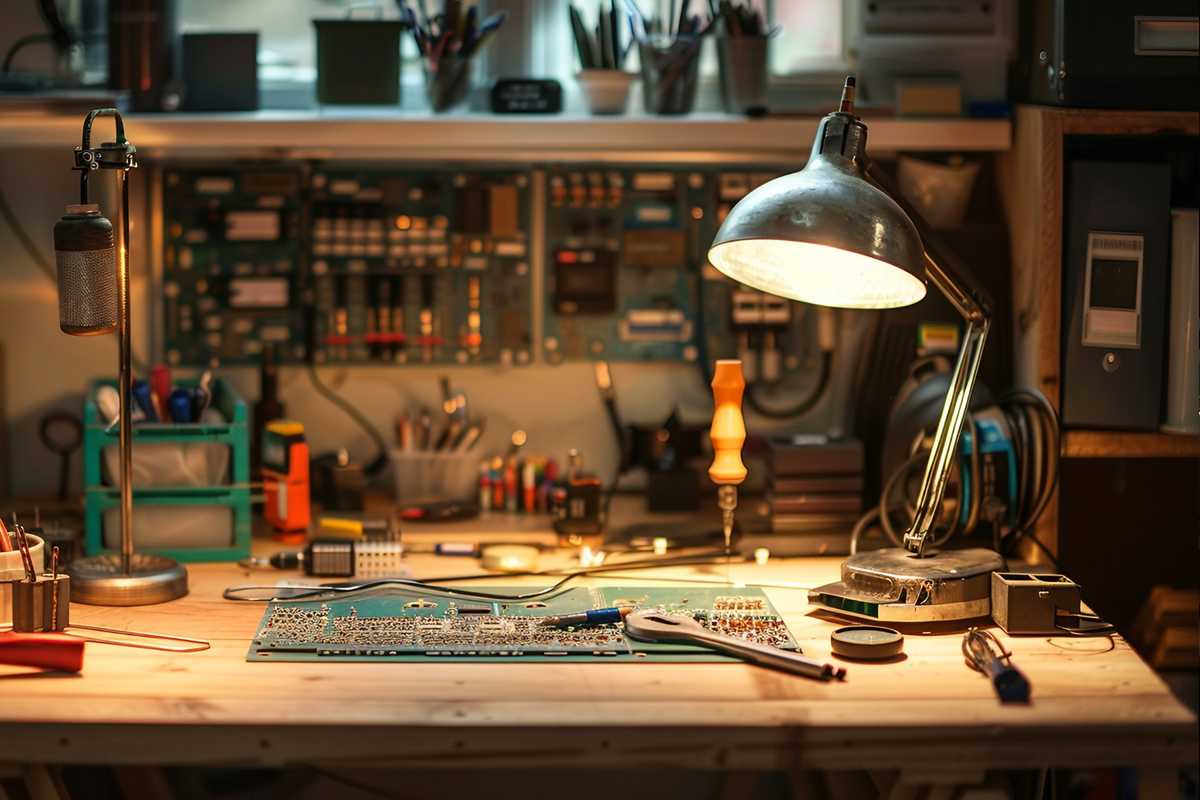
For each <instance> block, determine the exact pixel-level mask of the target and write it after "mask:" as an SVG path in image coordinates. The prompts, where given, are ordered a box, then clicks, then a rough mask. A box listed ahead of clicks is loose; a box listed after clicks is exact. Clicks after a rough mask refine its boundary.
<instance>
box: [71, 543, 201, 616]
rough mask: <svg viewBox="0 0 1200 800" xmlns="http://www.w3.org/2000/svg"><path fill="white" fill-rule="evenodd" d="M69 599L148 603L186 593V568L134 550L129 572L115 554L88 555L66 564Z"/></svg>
mask: <svg viewBox="0 0 1200 800" xmlns="http://www.w3.org/2000/svg"><path fill="white" fill-rule="evenodd" d="M66 572H67V574H68V575H70V576H71V600H72V601H73V602H76V603H86V604H88V605H93V606H149V605H154V604H155V603H166V602H167V601H169V600H177V599H178V598H180V597H183V596H184V595H185V594H187V591H188V585H187V570H186V569H184V567H183V565H182V564H180V563H179V562H177V561H175V560H174V559H171V558H167V557H166V556H157V555H151V554H148V553H134V554H133V559H132V560H131V561H130V563H129V574H125V572H124V571H122V569H121V557H120V556H119V555H112V554H106V555H100V556H89V557H87V558H81V559H78V560H76V561H72V562H71V563H70V564H68V565H67V567H66Z"/></svg>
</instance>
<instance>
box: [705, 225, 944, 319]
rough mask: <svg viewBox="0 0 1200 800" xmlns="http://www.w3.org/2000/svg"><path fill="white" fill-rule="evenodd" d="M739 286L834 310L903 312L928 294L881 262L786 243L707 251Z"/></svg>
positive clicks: (738, 244)
mask: <svg viewBox="0 0 1200 800" xmlns="http://www.w3.org/2000/svg"><path fill="white" fill-rule="evenodd" d="M708 260H709V261H710V262H711V263H712V265H713V266H714V267H716V268H717V269H718V270H720V271H721V272H722V273H724V274H725V275H728V276H729V277H730V278H733V279H734V280H735V281H737V282H738V283H742V284H745V285H746V286H750V287H752V288H754V289H759V290H761V291H764V292H768V293H770V294H773V295H778V296H779V297H787V298H789V299H791V300H799V301H801V302H804V303H814V304H816V305H819V306H833V307H835V308H899V307H901V306H910V305H912V304H913V303H916V302H917V301H919V300H920V299H921V298H923V297H924V296H925V291H926V289H925V283H924V282H923V281H921V280H920V279H919V278H917V277H915V276H914V275H911V274H910V273H908V272H906V271H905V270H903V269H900V268H899V267H896V266H893V265H891V264H889V263H887V262H886V261H880V260H879V259H877V258H871V257H870V256H864V255H860V254H859V253H853V252H851V251H849V250H840V249H838V248H836V247H830V246H828V245H823V244H811V243H809V242H790V241H786V240H783V239H742V240H740V241H733V242H723V243H721V244H718V245H716V246H714V247H713V248H712V249H711V250H709V251H708Z"/></svg>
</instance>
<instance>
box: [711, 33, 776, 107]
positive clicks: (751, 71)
mask: <svg viewBox="0 0 1200 800" xmlns="http://www.w3.org/2000/svg"><path fill="white" fill-rule="evenodd" d="M770 43H771V40H770V39H769V38H767V37H766V36H721V37H718V38H717V62H718V63H719V64H720V68H721V105H722V106H724V108H725V111H726V112H728V113H730V114H749V115H750V116H761V115H762V114H765V113H767V71H768V70H767V65H768V64H769V63H770Z"/></svg>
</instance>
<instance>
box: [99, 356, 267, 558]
mask: <svg viewBox="0 0 1200 800" xmlns="http://www.w3.org/2000/svg"><path fill="white" fill-rule="evenodd" d="M116 385H117V384H116V382H115V381H111V380H102V381H96V382H95V383H93V384H92V386H91V389H90V390H89V391H88V394H87V397H86V398H85V399H84V404H83V422H84V433H83V459H84V460H83V484H84V531H85V537H84V545H85V548H86V551H87V552H88V553H89V554H95V553H102V552H113V551H112V550H111V548H106V547H105V546H104V512H105V511H108V510H109V509H113V508H119V507H120V505H121V493H120V491H119V490H118V489H117V488H116V487H113V486H106V485H104V482H103V478H102V477H101V476H102V462H103V458H104V449H105V448H106V447H116V446H117V445H118V443H119V441H120V438H119V433H118V431H117V428H116V427H115V426H114V427H113V428H112V430H106V428H107V427H108V426H107V424H106V423H104V422H103V421H102V420H101V418H100V413H99V410H98V409H97V408H96V399H95V398H96V390H97V389H98V388H99V387H101V386H112V387H114V388H116ZM175 385H176V387H183V388H191V387H194V386H195V385H196V381H195V380H179V381H176V382H175ZM212 403H213V405H214V406H215V407H216V408H217V409H218V410H220V412H221V414H222V416H224V417H225V419H226V420H227V421H226V422H224V423H216V424H209V423H197V424H185V425H177V424H159V423H153V424H142V425H134V426H133V441H134V443H135V445H136V444H163V443H172V442H177V443H180V444H195V443H204V444H221V445H226V446H228V447H229V472H230V478H231V481H230V483H228V484H225V485H220V486H164V487H154V488H146V489H138V488H137V487H136V486H135V487H134V490H133V505H134V511H135V514H136V510H137V509H138V508H139V507H149V506H196V505H216V506H225V507H228V508H229V509H231V513H232V517H233V531H232V537H231V539H230V543H229V546H228V547H178V548H149V547H147V548H143V547H138V548H137V549H138V550H139V551H143V552H148V553H160V554H162V555H166V556H170V557H171V558H174V559H176V560H177V561H189V562H190V561H237V560H238V559H241V558H246V557H247V556H249V555H250V530H251V519H250V438H249V428H248V425H247V415H246V403H245V401H243V400H242V398H241V397H239V396H238V394H237V392H236V391H235V390H234V389H233V387H232V386H230V385H229V383H228V382H226V381H224V380H221V379H217V380H215V381H213V385H212ZM134 545H135V546H136V545H137V541H136V539H135V541H134Z"/></svg>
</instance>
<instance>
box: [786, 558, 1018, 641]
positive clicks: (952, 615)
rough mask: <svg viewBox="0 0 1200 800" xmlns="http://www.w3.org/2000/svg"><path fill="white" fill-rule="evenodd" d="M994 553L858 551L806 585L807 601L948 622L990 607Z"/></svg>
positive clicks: (869, 614)
mask: <svg viewBox="0 0 1200 800" xmlns="http://www.w3.org/2000/svg"><path fill="white" fill-rule="evenodd" d="M1003 569H1004V559H1003V558H1001V557H1000V554H999V553H995V552H993V551H991V550H984V549H982V548H972V549H968V550H948V551H944V552H938V553H933V554H930V555H927V556H925V557H923V558H918V557H917V556H915V555H913V554H912V553H910V552H908V551H907V550H904V549H902V548H899V547H890V548H887V549H885V550H873V551H871V552H869V553H859V554H858V555H854V556H851V557H850V558H848V559H846V560H845V561H844V562H842V579H841V580H840V581H837V582H836V583H829V584H826V585H825V586H820V587H818V588H816V589H812V590H810V591H809V593H808V602H809V603H810V604H811V605H814V606H817V607H818V608H821V609H824V610H826V611H830V612H833V613H835V614H839V615H841V616H849V617H855V618H860V619H870V620H878V621H882V622H898V623H903V622H953V621H959V620H967V619H975V618H977V617H986V616H988V615H989V614H991V613H992V596H991V592H992V588H991V574H992V573H993V572H995V571H997V570H1003Z"/></svg>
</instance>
